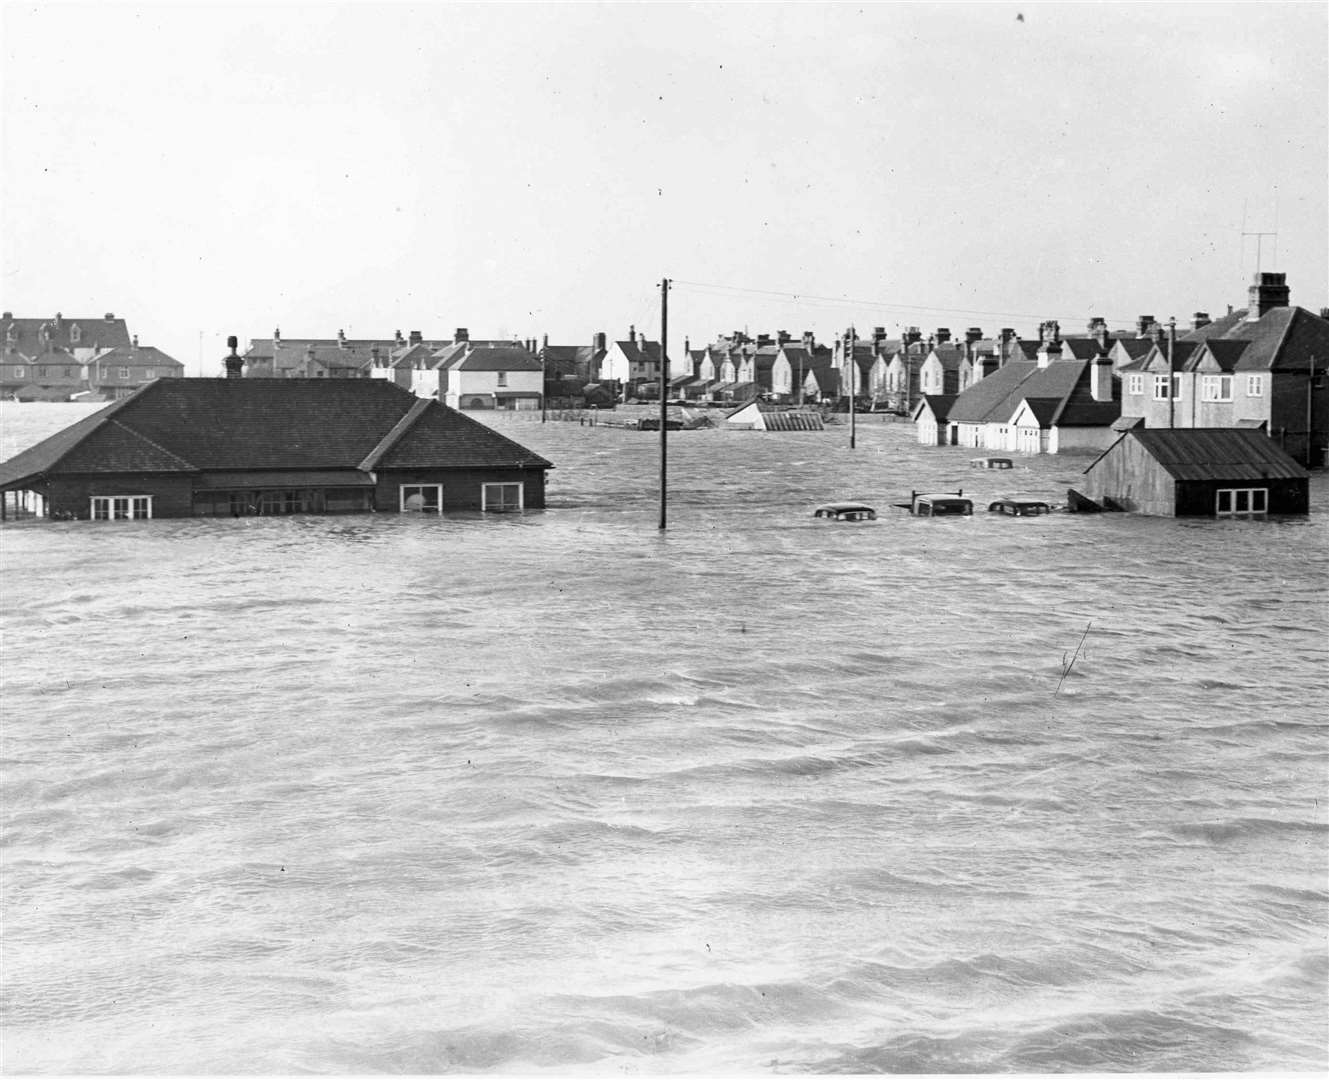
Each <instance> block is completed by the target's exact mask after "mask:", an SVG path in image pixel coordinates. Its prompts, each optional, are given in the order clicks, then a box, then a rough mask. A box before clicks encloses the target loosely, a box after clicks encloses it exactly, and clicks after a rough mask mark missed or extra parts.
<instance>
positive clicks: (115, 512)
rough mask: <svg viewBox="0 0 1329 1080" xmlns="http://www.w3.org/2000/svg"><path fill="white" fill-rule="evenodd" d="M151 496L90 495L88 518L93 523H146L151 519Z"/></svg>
mask: <svg viewBox="0 0 1329 1080" xmlns="http://www.w3.org/2000/svg"><path fill="white" fill-rule="evenodd" d="M152 500H153V496H151V495H91V496H89V498H88V516H89V517H90V518H91V519H92V520H93V521H146V520H150V519H151V518H152Z"/></svg>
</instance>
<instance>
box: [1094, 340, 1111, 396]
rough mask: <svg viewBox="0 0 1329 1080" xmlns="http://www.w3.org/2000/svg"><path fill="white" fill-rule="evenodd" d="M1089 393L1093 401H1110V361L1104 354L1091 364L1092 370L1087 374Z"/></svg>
mask: <svg viewBox="0 0 1329 1080" xmlns="http://www.w3.org/2000/svg"><path fill="white" fill-rule="evenodd" d="M1106 332H1107V331H1106V328H1105V329H1104V333H1106ZM1089 393H1090V394H1091V395H1092V396H1093V399H1094V400H1095V401H1111V400H1112V361H1111V360H1110V359H1109V358H1108V356H1107V354H1106V353H1104V354H1103V355H1101V356H1099V357H1098V359H1096V360H1095V361H1094V363H1093V370H1092V371H1091V372H1090V374H1089Z"/></svg>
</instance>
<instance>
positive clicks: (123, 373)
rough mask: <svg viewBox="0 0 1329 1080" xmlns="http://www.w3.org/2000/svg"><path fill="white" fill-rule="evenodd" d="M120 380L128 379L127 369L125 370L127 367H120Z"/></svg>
mask: <svg viewBox="0 0 1329 1080" xmlns="http://www.w3.org/2000/svg"><path fill="white" fill-rule="evenodd" d="M120 378H122V379H127V378H129V368H127V367H122V368H121V369H120Z"/></svg>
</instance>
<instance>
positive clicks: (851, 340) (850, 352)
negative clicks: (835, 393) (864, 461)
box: [844, 323, 858, 450]
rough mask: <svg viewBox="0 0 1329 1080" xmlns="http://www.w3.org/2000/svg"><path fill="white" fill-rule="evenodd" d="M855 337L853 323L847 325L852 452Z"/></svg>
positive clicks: (853, 440)
mask: <svg viewBox="0 0 1329 1080" xmlns="http://www.w3.org/2000/svg"><path fill="white" fill-rule="evenodd" d="M856 337H857V335H856V334H855V333H854V325H853V323H850V324H849V333H848V334H847V335H846V336H845V343H844V351H845V356H846V357H848V359H849V449H850V450H852V449H853V448H854V445H855V438H856V435H857V432H856V429H855V425H854V418H855V414H854V390H855V387H854V383H855V382H856V381H857V380H856V379H855V378H854V376H855V375H857V374H858V361H857V360H855V359H854V340H855V338H856Z"/></svg>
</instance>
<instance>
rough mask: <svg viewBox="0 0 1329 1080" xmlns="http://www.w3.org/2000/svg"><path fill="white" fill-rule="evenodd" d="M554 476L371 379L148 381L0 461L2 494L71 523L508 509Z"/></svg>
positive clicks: (529, 505) (487, 435)
mask: <svg viewBox="0 0 1329 1080" xmlns="http://www.w3.org/2000/svg"><path fill="white" fill-rule="evenodd" d="M235 360H236V365H235V370H236V372H237V375H238V371H239V364H240V358H239V357H236V358H235ZM552 467H553V466H552V465H551V464H550V463H549V462H548V461H546V460H545V459H544V458H542V457H540V456H539V455H538V454H535V453H532V452H531V451H529V450H527V449H526V448H524V447H522V446H520V445H519V444H517V443H515V442H513V441H512V440H511V439H508V438H506V437H504V436H503V435H500V434H499V433H497V432H495V431H493V430H491V429H490V428H488V427H486V426H485V425H484V424H481V423H479V422H477V421H475V420H472V419H471V418H470V417H467V416H463V415H462V414H460V413H458V412H456V411H455V410H453V409H449V408H447V407H446V406H444V405H442V404H440V403H439V402H437V401H433V400H425V399H418V398H416V397H414V396H413V395H412V394H411V393H410V392H409V391H406V390H404V389H402V388H401V387H398V386H395V385H394V384H393V383H391V382H387V381H384V380H380V379H372V380H371V379H366V380H349V379H326V378H325V379H317V378H315V379H285V378H282V379H248V378H239V377H235V378H225V379H159V380H157V381H156V382H153V383H149V384H147V385H146V386H144V387H142V388H141V389H139V390H138V391H137V392H136V393H134V394H132V395H130V396H129V397H127V398H123V399H122V400H120V401H117V402H115V403H114V404H112V405H109V406H107V407H106V408H105V409H102V410H100V411H99V412H97V413H94V414H93V415H91V416H88V417H85V418H84V419H83V420H80V421H79V422H77V423H75V424H73V425H71V426H70V427H68V428H66V429H64V430H63V431H60V432H57V433H56V434H55V435H52V436H51V437H50V438H48V439H45V440H44V441H42V442H40V443H38V444H37V445H36V446H33V447H30V448H29V449H27V450H24V451H23V452H21V453H19V454H17V455H15V456H14V457H12V458H10V459H9V460H8V461H6V462H4V463H3V464H0V491H3V492H23V493H27V494H25V495H24V496H23V497H22V498H20V499H19V500H18V501H19V502H21V503H23V504H24V505H31V504H32V503H33V502H34V501H35V502H38V503H40V504H41V505H43V507H44V510H45V512H46V513H47V515H49V516H52V517H57V518H69V519H75V518H76V519H83V520H85V519H94V520H98V519H105V520H122V519H133V518H153V517H190V516H196V517H216V516H224V517H237V516H247V515H250V514H262V515H270V514H292V513H350V512H366V511H375V510H377V511H385V512H389V513H395V512H399V511H408V510H422V511H425V512H429V513H441V512H443V511H444V510H519V509H540V508H543V507H544V504H545V494H544V492H545V471H546V470H547V469H550V468H552ZM33 495H35V496H36V497H37V498H36V499H34V498H33V497H32V496H33ZM8 501H9V500H8V499H6V502H8Z"/></svg>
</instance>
